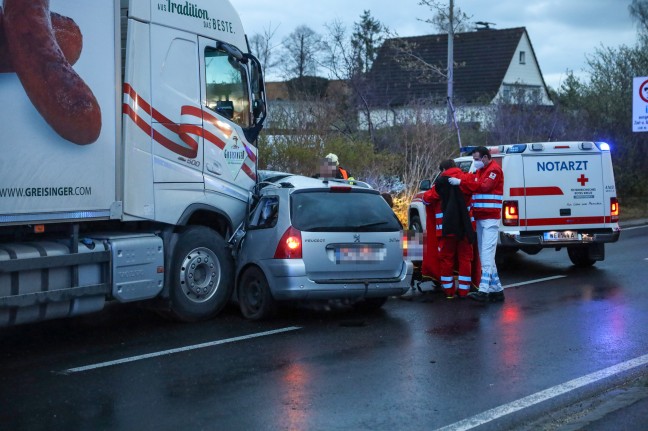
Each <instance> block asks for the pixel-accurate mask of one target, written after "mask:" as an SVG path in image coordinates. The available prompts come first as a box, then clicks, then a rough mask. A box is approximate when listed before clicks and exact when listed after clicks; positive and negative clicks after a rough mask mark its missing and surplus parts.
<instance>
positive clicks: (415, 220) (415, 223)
mask: <svg viewBox="0 0 648 431" xmlns="http://www.w3.org/2000/svg"><path fill="white" fill-rule="evenodd" d="M409 228H410V230H413V231H414V232H423V225H422V224H421V218H420V217H419V216H417V215H415V216H412V219H411V220H410V225H409Z"/></svg>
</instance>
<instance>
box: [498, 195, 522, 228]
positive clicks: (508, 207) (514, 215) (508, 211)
mask: <svg viewBox="0 0 648 431" xmlns="http://www.w3.org/2000/svg"><path fill="white" fill-rule="evenodd" d="M503 211H504V213H503V220H502V223H503V224H504V226H519V225H520V212H519V211H518V201H504V207H503Z"/></svg>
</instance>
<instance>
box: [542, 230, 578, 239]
mask: <svg viewBox="0 0 648 431" xmlns="http://www.w3.org/2000/svg"><path fill="white" fill-rule="evenodd" d="M582 239H583V236H582V235H581V234H579V233H578V232H575V231H573V230H565V231H555V230H552V231H550V232H545V233H544V240H545V241H580V240H582Z"/></svg>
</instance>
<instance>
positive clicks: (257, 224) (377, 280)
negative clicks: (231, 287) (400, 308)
mask: <svg viewBox="0 0 648 431" xmlns="http://www.w3.org/2000/svg"><path fill="white" fill-rule="evenodd" d="M264 175H265V181H262V182H261V183H260V185H259V187H261V190H260V191H259V193H258V197H259V199H258V201H257V203H256V205H255V206H254V207H253V209H252V210H251V212H250V215H249V218H248V220H247V222H246V226H245V229H244V234H243V236H242V239H240V240H239V241H238V246H237V247H238V257H237V262H238V263H237V279H236V282H237V286H236V299H237V300H238V303H239V306H240V309H241V312H242V313H243V315H244V316H245V317H246V318H248V319H254V320H258V319H263V318H267V317H270V316H272V315H273V314H274V312H275V311H276V305H277V302H278V301H302V300H306V301H310V300H331V299H347V300H349V302H350V303H352V304H353V306H354V307H355V308H357V309H362V310H372V309H377V308H380V307H382V305H383V304H384V303H385V302H386V301H387V298H388V297H390V296H395V295H402V294H403V293H405V292H406V291H407V290H408V288H409V287H410V282H411V278H412V273H413V268H412V263H411V262H409V261H406V260H405V259H404V258H403V250H402V243H403V240H402V226H401V223H400V222H399V221H398V218H397V217H396V215H395V214H394V212H393V211H392V209H391V208H390V206H389V205H388V204H387V202H386V201H385V200H384V199H383V197H382V196H381V195H380V193H378V192H377V191H376V190H373V189H371V188H369V187H368V186H367V185H366V184H363V183H360V182H356V183H355V184H350V183H349V182H347V181H344V180H334V179H317V178H309V177H304V176H298V175H291V174H281V173H268V172H265V173H264ZM262 178H263V177H262Z"/></svg>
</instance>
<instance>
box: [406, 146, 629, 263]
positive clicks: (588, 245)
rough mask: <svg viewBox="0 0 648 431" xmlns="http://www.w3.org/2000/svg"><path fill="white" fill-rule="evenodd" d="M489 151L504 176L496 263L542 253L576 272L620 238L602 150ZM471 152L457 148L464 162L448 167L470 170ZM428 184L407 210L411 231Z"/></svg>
mask: <svg viewBox="0 0 648 431" xmlns="http://www.w3.org/2000/svg"><path fill="white" fill-rule="evenodd" d="M473 148H474V147H473ZM489 149H490V151H491V154H492V157H493V161H494V162H495V163H498V164H500V165H501V166H502V170H503V172H504V197H503V205H502V219H501V220H500V235H499V240H498V251H497V254H498V260H501V259H505V258H506V257H507V256H508V255H510V254H512V253H515V252H517V251H519V250H521V251H523V252H525V253H527V254H530V255H535V254H537V253H538V252H540V251H541V250H542V249H545V248H547V249H554V250H557V251H558V250H561V249H563V248H565V249H566V250H567V254H568V256H569V259H570V260H571V262H572V263H573V264H574V265H576V266H591V265H593V264H594V263H595V262H596V261H601V260H603V259H604V258H605V244H606V243H610V242H616V241H617V240H618V239H619V235H620V232H621V230H620V228H619V223H618V222H619V201H618V199H617V193H616V187H615V183H614V172H613V169H612V159H611V156H610V146H609V144H607V143H604V142H535V143H527V144H515V145H502V146H496V147H489ZM471 151H472V148H464V149H463V153H464V154H468V155H465V156H462V157H458V158H457V159H455V161H456V162H457V165H458V166H459V167H460V168H462V169H463V170H464V171H472V170H473V166H472V156H470V155H469V154H470V152H471ZM431 184H432V182H431V181H430V180H424V181H422V182H421V188H420V189H421V191H420V192H419V193H418V194H417V195H416V196H415V197H414V199H413V200H412V202H411V204H410V207H409V212H408V218H409V223H408V224H409V227H410V229H412V230H416V231H424V230H425V226H426V223H427V220H426V217H425V205H424V204H423V201H422V196H423V193H424V192H425V190H427V189H429V188H430V187H431Z"/></svg>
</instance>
